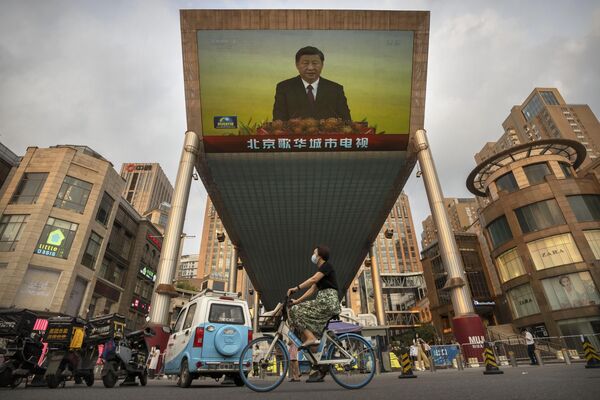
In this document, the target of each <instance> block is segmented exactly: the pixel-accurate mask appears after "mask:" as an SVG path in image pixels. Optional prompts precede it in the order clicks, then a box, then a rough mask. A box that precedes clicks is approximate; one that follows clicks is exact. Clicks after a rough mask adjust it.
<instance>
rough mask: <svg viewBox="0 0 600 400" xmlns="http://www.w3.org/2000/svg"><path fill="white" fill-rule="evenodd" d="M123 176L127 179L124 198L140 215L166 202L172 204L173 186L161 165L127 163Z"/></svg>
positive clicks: (123, 167) (123, 168) (122, 172)
mask: <svg viewBox="0 0 600 400" xmlns="http://www.w3.org/2000/svg"><path fill="white" fill-rule="evenodd" d="M121 176H122V177H123V179H125V189H124V190H123V198H124V199H125V200H127V201H128V202H129V203H130V204H131V205H132V206H133V208H135V209H136V210H137V212H138V213H140V215H144V216H145V215H146V214H147V213H149V212H152V210H155V209H158V208H159V207H160V205H161V204H162V203H164V202H166V203H169V204H170V203H171V198H172V197H173V186H172V185H171V182H169V179H168V178H167V176H166V175H165V173H164V172H163V170H162V168H161V167H160V164H157V163H148V164H138V163H126V164H123V165H122V166H121Z"/></svg>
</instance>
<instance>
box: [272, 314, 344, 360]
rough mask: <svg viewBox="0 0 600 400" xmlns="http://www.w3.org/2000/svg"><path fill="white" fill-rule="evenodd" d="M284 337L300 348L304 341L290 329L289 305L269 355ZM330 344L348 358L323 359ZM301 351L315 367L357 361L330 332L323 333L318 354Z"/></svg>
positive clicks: (282, 316) (282, 317)
mask: <svg viewBox="0 0 600 400" xmlns="http://www.w3.org/2000/svg"><path fill="white" fill-rule="evenodd" d="M284 337H285V338H288V339H289V340H291V341H292V342H294V344H295V345H296V346H297V347H298V348H300V346H301V345H302V341H301V340H300V339H299V338H298V337H297V336H296V335H295V334H294V332H292V331H291V330H290V327H289V325H288V323H287V305H286V306H284V311H283V313H282V315H281V321H280V322H279V327H278V328H277V331H276V333H275V336H274V337H273V342H272V343H271V345H270V346H269V349H268V351H267V354H272V351H273V348H274V347H275V343H277V341H279V340H281V339H283V338H284ZM328 343H331V344H333V346H335V347H336V348H337V349H338V350H339V351H340V352H341V353H342V354H343V355H344V356H345V357H347V358H336V359H335V360H327V359H323V353H324V352H325V350H326V349H329V347H328V346H327V344H328ZM301 351H303V352H304V354H305V355H307V358H308V359H309V361H310V362H311V364H313V365H329V364H350V363H352V362H355V361H356V359H355V358H354V356H352V354H350V353H348V352H347V351H346V350H345V349H344V348H343V347H342V346H340V345H339V344H338V343H337V341H336V340H333V338H332V337H330V336H329V334H328V331H325V332H323V336H322V337H321V343H319V348H318V350H317V352H316V353H313V352H311V351H306V350H301Z"/></svg>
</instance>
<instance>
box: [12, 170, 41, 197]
mask: <svg viewBox="0 0 600 400" xmlns="http://www.w3.org/2000/svg"><path fill="white" fill-rule="evenodd" d="M47 177H48V174H47V173H29V174H28V173H26V174H23V178H22V179H21V182H19V186H17V190H16V191H15V193H14V194H13V197H12V199H11V200H10V202H11V203H13V204H35V203H36V201H37V199H38V197H39V195H40V192H41V191H42V188H43V187H44V183H45V182H46V178H47Z"/></svg>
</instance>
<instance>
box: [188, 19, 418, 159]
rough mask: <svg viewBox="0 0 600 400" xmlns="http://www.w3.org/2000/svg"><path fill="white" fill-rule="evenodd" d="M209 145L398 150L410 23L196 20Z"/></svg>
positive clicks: (407, 91)
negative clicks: (327, 26) (242, 24)
mask: <svg viewBox="0 0 600 400" xmlns="http://www.w3.org/2000/svg"><path fill="white" fill-rule="evenodd" d="M196 36H197V46H198V48H197V54H198V67H199V87H200V98H201V106H200V108H201V110H199V111H200V114H201V126H202V135H203V137H204V146H205V150H206V151H207V152H307V151H312V152H314V151H320V152H323V151H367V150H405V149H406V145H407V142H408V133H409V129H410V111H411V82H412V74H413V70H412V66H413V39H414V38H413V36H414V34H413V32H412V31H409V30H406V31H402V30H198V31H197V35H196Z"/></svg>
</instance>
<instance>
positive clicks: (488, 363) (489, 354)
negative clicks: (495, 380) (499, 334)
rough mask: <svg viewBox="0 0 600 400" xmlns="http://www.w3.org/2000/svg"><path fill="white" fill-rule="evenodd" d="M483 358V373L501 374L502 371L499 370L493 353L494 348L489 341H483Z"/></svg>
mask: <svg viewBox="0 0 600 400" xmlns="http://www.w3.org/2000/svg"><path fill="white" fill-rule="evenodd" d="M483 359H484V362H485V371H483V374H484V375H497V374H503V373H504V371H500V368H498V363H497V362H496V356H495V355H494V350H493V349H492V346H491V345H490V343H489V342H485V350H484V351H483Z"/></svg>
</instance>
